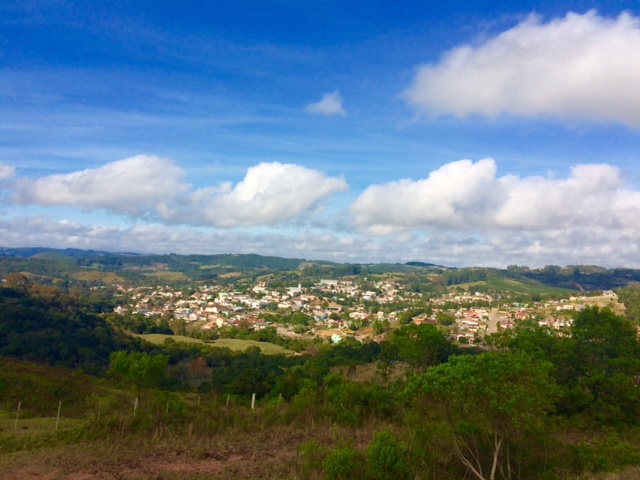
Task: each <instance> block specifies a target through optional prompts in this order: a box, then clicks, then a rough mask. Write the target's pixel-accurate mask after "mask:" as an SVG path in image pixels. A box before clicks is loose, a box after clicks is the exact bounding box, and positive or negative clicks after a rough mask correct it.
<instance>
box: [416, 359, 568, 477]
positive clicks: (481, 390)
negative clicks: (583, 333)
mask: <svg viewBox="0 0 640 480" xmlns="http://www.w3.org/2000/svg"><path fill="white" fill-rule="evenodd" d="M551 369H552V365H551V364H550V363H548V362H542V361H538V360H535V359H534V358H532V357H530V356H528V355H524V354H521V353H516V354H511V353H499V352H488V353H484V354H482V355H479V356H459V357H452V358H451V359H450V360H449V362H448V363H445V364H442V365H439V366H437V367H435V368H432V369H430V370H429V371H428V372H427V373H426V374H424V375H423V376H422V377H421V379H420V382H421V383H420V385H421V386H422V389H423V391H424V392H425V393H426V395H427V396H428V397H429V398H430V399H431V400H432V401H433V402H434V404H435V405H438V406H439V407H440V408H442V409H443V410H444V414H445V418H446V419H447V422H448V424H449V427H450V429H451V432H452V438H453V448H454V452H455V454H456V456H457V457H458V459H459V460H460V461H461V462H462V464H463V465H464V466H465V467H466V468H468V469H469V470H470V471H471V472H472V473H473V475H475V477H477V478H478V479H480V480H487V479H490V480H493V479H495V478H496V474H497V473H498V472H509V471H510V469H511V468H512V466H511V460H510V456H509V455H505V454H504V451H505V446H508V445H511V444H514V443H515V442H516V441H517V440H518V439H523V438H525V436H526V435H527V433H529V432H534V431H537V430H538V429H540V428H541V427H542V426H543V423H544V419H545V415H546V414H547V412H548V411H549V410H550V408H551V407H552V405H553V401H554V400H555V396H556V391H557V389H556V387H555V383H554V381H553V379H552V377H551V376H550V372H551ZM508 451H509V450H508V449H507V452H508ZM486 452H488V453H486ZM502 476H503V477H507V478H508V476H509V475H508V474H505V473H503V474H502Z"/></svg>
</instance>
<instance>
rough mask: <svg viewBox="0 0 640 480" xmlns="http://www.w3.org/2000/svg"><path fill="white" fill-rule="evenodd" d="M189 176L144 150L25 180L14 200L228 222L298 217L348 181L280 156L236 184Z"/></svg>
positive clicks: (269, 222) (166, 218)
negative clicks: (206, 183) (195, 181)
mask: <svg viewBox="0 0 640 480" xmlns="http://www.w3.org/2000/svg"><path fill="white" fill-rule="evenodd" d="M184 177H185V172H184V170H183V169H182V168H180V167H179V166H177V165H176V164H175V163H174V162H173V161H171V160H166V159H161V158H158V157H155V156H150V155H139V156H136V157H133V158H129V159H125V160H120V161H117V162H113V163H110V164H107V165H104V166H102V167H99V168H96V169H87V170H82V171H78V172H72V173H68V174H60V175H50V176H47V177H43V178H39V179H28V178H23V179H20V180H19V181H18V182H17V185H16V189H15V191H14V194H13V199H14V201H15V202H17V203H21V204H37V205H42V206H52V205H65V206H73V207H79V208H81V209H83V210H84V211H91V210H96V209H101V210H105V211H109V212H113V213H118V214H126V215H128V216H130V217H132V218H145V219H152V220H163V221H166V222H169V223H173V224H191V225H208V226H215V227H221V228H229V227H236V226H256V225H269V226H273V225H276V224H279V223H282V222H287V221H290V220H293V219H295V218H297V217H300V216H301V215H303V214H304V213H305V212H309V211H312V210H314V209H317V208H318V207H319V204H320V202H321V201H322V200H324V199H326V198H327V197H329V196H331V195H333V194H334V193H336V192H339V191H343V190H346V189H347V188H348V186H347V183H346V181H345V180H344V178H341V177H329V176H327V175H326V174H325V173H323V172H320V171H318V170H313V169H309V168H306V167H302V166H300V165H294V164H282V163H278V162H273V163H261V164H259V165H257V166H255V167H252V168H249V170H248V171H247V174H246V176H245V178H244V179H243V180H242V181H241V182H239V183H238V184H237V185H236V186H235V187H234V186H233V185H232V184H231V183H230V182H222V183H220V184H218V185H217V186H214V187H206V188H198V189H195V188H194V187H193V186H192V185H189V184H187V183H185V181H184Z"/></svg>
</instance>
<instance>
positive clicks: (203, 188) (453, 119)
mask: <svg viewBox="0 0 640 480" xmlns="http://www.w3.org/2000/svg"><path fill="white" fill-rule="evenodd" d="M0 31H2V35H0V189H1V191H2V196H1V197H0V198H1V202H2V205H0V238H2V240H1V241H0V244H1V245H2V246H52V247H60V248H66V247H73V248H96V249H105V250H111V251H137V252H145V253H168V252H175V253H229V252H232V253H250V252H251V253H260V254H267V255H280V256H286V257H304V258H308V259H327V260H335V261H346V262H379V261H388V262H405V261H410V260H421V261H426V262H434V263H440V264H445V265H452V266H497V267H504V266H506V265H509V264H525V265H529V266H532V267H535V266H542V265H546V264H560V265H566V264H598V265H603V266H610V267H612V266H629V267H640V240H639V239H640V235H639V233H640V232H639V231H638V230H639V227H640V167H638V162H637V159H638V156H639V146H640V88H638V85H640V6H638V3H637V2H635V1H615V2H612V1H607V2H604V1H601V2H583V1H582V2H578V1H528V2H527V1H519V2H510V1H492V2H489V1H471V0H467V1H464V2H463V1H451V2H417V1H416V2H413V1H407V2H393V3H392V2H375V1H372V2H349V1H341V2H337V1H336V2H333V1H323V2H313V3H312V2H294V1H272V2H261V3H260V5H259V6H256V2H246V1H234V2H231V1H229V2H227V1H217V2H188V1H186V2H185V1H182V2H177V1H173V0H167V1H153V2H151V1H136V2H127V1H120V2H117V1H108V2H106V1H105V2H97V1H93V2H91V1H89V2H80V1H77V2H76V1H64V0H60V1H50V2H37V1H11V2H5V3H3V4H2V5H0Z"/></svg>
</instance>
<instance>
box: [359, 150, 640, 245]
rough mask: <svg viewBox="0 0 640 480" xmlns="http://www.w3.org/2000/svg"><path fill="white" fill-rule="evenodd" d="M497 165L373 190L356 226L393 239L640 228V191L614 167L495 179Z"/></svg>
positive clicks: (463, 164)
mask: <svg viewBox="0 0 640 480" xmlns="http://www.w3.org/2000/svg"><path fill="white" fill-rule="evenodd" d="M496 172H497V167H496V164H495V161H494V160H492V159H485V160H481V161H479V162H476V163H473V162H471V161H469V160H461V161H458V162H453V163H449V164H446V165H444V166H442V167H441V168H439V169H437V170H435V171H433V172H431V173H430V174H429V175H428V177H427V178H426V179H422V180H417V181H413V180H401V181H398V182H390V183H386V184H382V185H372V186H370V187H369V188H367V190H365V191H364V192H363V193H362V194H361V195H360V197H359V198H358V199H356V201H355V202H354V203H353V205H352V206H351V214H352V216H353V218H354V222H355V225H356V226H357V227H358V228H359V229H360V230H361V231H364V232H367V233H370V234H374V235H388V234H391V233H397V232H402V231H407V230H425V229H434V228H441V229H448V230H452V231H458V232H461V231H473V230H477V231H482V232H492V231H497V230H502V231H512V232H515V231H518V230H522V231H528V232H536V231H538V232H543V231H546V232H552V231H556V230H558V229H561V230H568V229H576V230H584V231H585V232H587V231H588V230H589V229H594V228H606V229H608V230H616V229H617V230H625V229H630V228H631V229H637V228H640V192H638V191H634V190H631V189H629V188H627V187H626V186H625V184H624V179H623V175H622V172H621V171H620V170H619V169H618V168H616V167H614V166H611V165H606V164H601V165H578V166H575V167H573V168H572V169H571V174H570V175H569V177H568V178H566V179H551V178H544V177H526V178H520V177H517V176H514V175H505V176H502V177H497V176H496Z"/></svg>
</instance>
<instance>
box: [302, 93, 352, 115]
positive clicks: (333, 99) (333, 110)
mask: <svg viewBox="0 0 640 480" xmlns="http://www.w3.org/2000/svg"><path fill="white" fill-rule="evenodd" d="M307 113H311V114H313V115H338V116H342V117H344V116H346V115H347V112H346V111H345V109H344V107H343V106H342V96H341V95H340V92H338V91H335V92H333V93H327V94H325V95H323V96H322V98H321V99H320V100H319V101H318V102H316V103H312V104H310V105H307Z"/></svg>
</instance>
